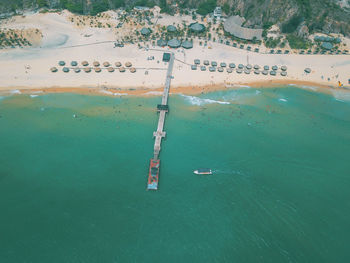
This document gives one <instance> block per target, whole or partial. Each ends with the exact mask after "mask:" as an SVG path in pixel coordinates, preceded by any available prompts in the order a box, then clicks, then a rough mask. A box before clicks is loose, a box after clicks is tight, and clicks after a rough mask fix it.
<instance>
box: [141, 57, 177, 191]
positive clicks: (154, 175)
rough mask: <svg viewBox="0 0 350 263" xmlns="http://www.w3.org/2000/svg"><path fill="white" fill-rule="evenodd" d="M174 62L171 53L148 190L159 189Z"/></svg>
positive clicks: (159, 108) (154, 133)
mask: <svg viewBox="0 0 350 263" xmlns="http://www.w3.org/2000/svg"><path fill="white" fill-rule="evenodd" d="M174 60H175V55H174V53H170V60H169V62H168V63H169V64H168V70H167V74H166V79H165V86H164V91H163V95H162V103H161V104H158V105H157V111H158V112H159V119H158V125H157V131H155V132H153V137H155V141H154V152H153V159H151V161H150V168H149V174H148V184H147V189H148V190H157V189H158V180H159V166H160V160H159V153H160V149H161V144H162V139H163V138H164V137H165V135H166V132H165V131H164V123H165V116H166V114H167V112H168V111H169V108H168V97H169V89H170V82H171V78H172V73H173V67H174Z"/></svg>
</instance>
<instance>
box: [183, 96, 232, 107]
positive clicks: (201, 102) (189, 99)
mask: <svg viewBox="0 0 350 263" xmlns="http://www.w3.org/2000/svg"><path fill="white" fill-rule="evenodd" d="M181 96H182V97H183V98H185V100H186V101H187V102H189V103H190V104H192V105H196V106H202V105H205V104H214V103H217V104H226V105H227V104H230V103H229V102H228V101H220V100H212V99H202V98H199V97H195V96H187V95H183V94H181Z"/></svg>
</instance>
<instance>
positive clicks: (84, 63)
mask: <svg viewBox="0 0 350 263" xmlns="http://www.w3.org/2000/svg"><path fill="white" fill-rule="evenodd" d="M81 64H82V65H83V66H84V67H87V66H89V62H87V61H86V60H84V61H83V62H81Z"/></svg>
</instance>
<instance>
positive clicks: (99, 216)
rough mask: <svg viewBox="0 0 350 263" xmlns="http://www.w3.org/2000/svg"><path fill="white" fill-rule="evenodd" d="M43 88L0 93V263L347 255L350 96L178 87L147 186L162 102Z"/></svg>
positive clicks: (262, 259)
mask: <svg viewBox="0 0 350 263" xmlns="http://www.w3.org/2000/svg"><path fill="white" fill-rule="evenodd" d="M36 95H39V96H37V97H30V96H28V95H13V96H10V97H2V98H1V99H0V116H1V118H0V145H1V147H0V211H1V217H0V233H1V236H0V258H1V262H16V263H17V262H179V261H182V262H346V261H347V260H346V259H347V258H348V256H347V255H348V251H347V250H348V249H347V248H348V244H349V241H350V238H349V235H348V234H349V231H350V227H349V223H348V221H349V220H348V219H349V216H350V204H349V202H348V200H349V198H350V194H349V193H350V192H349V190H348V186H349V183H350V179H349V168H350V164H349V161H348V160H349V157H348V156H349V151H350V103H349V102H348V101H346V100H344V101H338V100H336V99H335V98H334V97H331V96H328V95H325V94H318V93H315V92H312V91H308V90H302V89H297V88H293V87H288V88H283V89H277V88H276V89H273V88H271V89H252V88H249V89H248V88H247V89H241V90H232V91H223V92H216V93H211V94H206V95H201V96H198V97H193V96H192V97H191V96H181V95H174V96H171V97H170V114H169V115H168V117H167V120H166V131H167V138H166V140H165V141H164V143H163V144H162V152H161V175H160V190H159V191H157V192H147V191H146V190H145V189H146V179H147V178H146V177H147V170H148V164H149V159H150V158H151V157H152V149H153V139H152V133H153V131H154V129H155V128H156V124H157V114H156V112H155V106H156V104H157V103H159V101H160V98H159V97H151V98H134V97H128V96H126V97H125V96H123V97H113V98H110V97H103V96H85V95H75V94H50V95H41V94H36ZM215 102H218V103H215ZM74 114H75V115H76V118H74V117H73V115H74ZM201 167H208V168H211V169H213V170H214V174H213V175H211V176H198V175H194V174H193V173H192V172H193V170H194V169H197V168H201Z"/></svg>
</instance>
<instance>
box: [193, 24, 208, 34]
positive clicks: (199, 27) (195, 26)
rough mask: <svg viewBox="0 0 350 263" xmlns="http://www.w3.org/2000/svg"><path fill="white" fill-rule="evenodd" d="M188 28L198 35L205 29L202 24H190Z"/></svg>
mask: <svg viewBox="0 0 350 263" xmlns="http://www.w3.org/2000/svg"><path fill="white" fill-rule="evenodd" d="M189 28H190V29H191V30H192V31H193V32H196V33H200V32H203V31H204V29H205V26H204V25H203V24H199V23H192V24H190V26H189Z"/></svg>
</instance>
